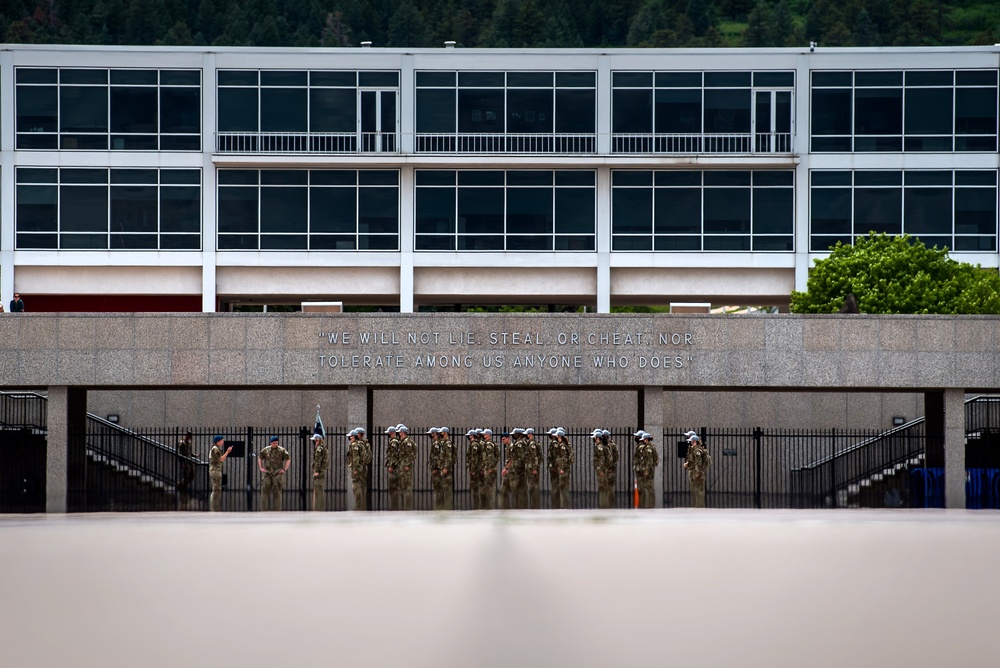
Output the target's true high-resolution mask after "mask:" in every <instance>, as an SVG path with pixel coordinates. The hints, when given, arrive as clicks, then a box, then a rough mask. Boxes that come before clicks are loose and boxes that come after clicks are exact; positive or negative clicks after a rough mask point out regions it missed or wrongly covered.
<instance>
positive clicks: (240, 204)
mask: <svg viewBox="0 0 1000 668" xmlns="http://www.w3.org/2000/svg"><path fill="white" fill-rule="evenodd" d="M258 195H259V190H258V189H257V188H224V187H221V186H220V187H219V232H220V233H229V232H252V233H254V234H256V233H257V218H258V209H259V206H258Z"/></svg>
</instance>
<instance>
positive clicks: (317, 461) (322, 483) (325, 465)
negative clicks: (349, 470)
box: [312, 438, 330, 510]
mask: <svg viewBox="0 0 1000 668" xmlns="http://www.w3.org/2000/svg"><path fill="white" fill-rule="evenodd" d="M313 442H314V443H315V444H316V449H315V450H314V451H313V465H312V469H313V510H326V472H327V470H328V469H329V468H330V450H329V448H327V447H326V445H325V444H324V443H323V439H321V438H317V439H313Z"/></svg>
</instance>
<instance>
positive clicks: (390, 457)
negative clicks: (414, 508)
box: [385, 427, 403, 510]
mask: <svg viewBox="0 0 1000 668" xmlns="http://www.w3.org/2000/svg"><path fill="white" fill-rule="evenodd" d="M385 433H387V434H388V435H389V445H387V446H386V448H385V468H386V471H387V472H388V478H389V510H399V509H400V507H401V506H402V505H403V504H402V499H401V498H400V496H399V435H398V434H397V432H396V427H389V428H388V429H386V430H385Z"/></svg>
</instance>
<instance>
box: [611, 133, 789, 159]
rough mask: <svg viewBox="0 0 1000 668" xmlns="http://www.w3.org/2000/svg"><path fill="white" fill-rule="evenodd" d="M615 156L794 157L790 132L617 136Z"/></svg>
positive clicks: (612, 150) (612, 141)
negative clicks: (621, 154) (723, 155)
mask: <svg viewBox="0 0 1000 668" xmlns="http://www.w3.org/2000/svg"><path fill="white" fill-rule="evenodd" d="M611 152H612V153H628V154H645V155H650V154H655V155H692V154H696V155H698V154H718V153H725V154H727V155H756V154H760V153H766V154H774V153H791V152H792V134H791V133H790V132H758V133H753V132H737V133H731V134H703V133H696V134H652V133H634V134H633V133H618V134H614V135H612V136H611Z"/></svg>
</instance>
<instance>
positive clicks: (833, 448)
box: [830, 427, 837, 508]
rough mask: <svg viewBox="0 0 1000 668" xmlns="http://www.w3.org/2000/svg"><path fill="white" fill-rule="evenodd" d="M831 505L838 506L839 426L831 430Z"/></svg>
mask: <svg viewBox="0 0 1000 668" xmlns="http://www.w3.org/2000/svg"><path fill="white" fill-rule="evenodd" d="M830 505H831V506H832V507H834V508H836V507H837V428H836V427H834V428H833V429H831V430H830Z"/></svg>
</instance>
